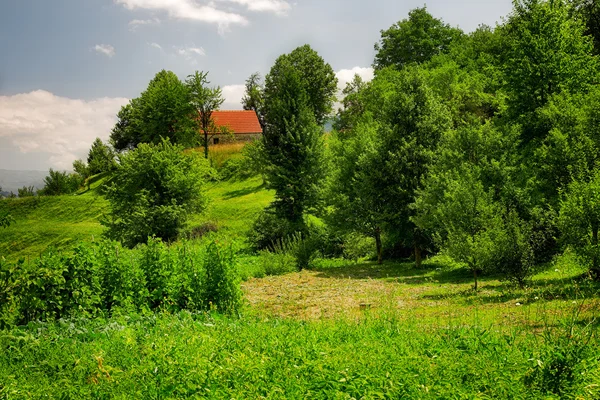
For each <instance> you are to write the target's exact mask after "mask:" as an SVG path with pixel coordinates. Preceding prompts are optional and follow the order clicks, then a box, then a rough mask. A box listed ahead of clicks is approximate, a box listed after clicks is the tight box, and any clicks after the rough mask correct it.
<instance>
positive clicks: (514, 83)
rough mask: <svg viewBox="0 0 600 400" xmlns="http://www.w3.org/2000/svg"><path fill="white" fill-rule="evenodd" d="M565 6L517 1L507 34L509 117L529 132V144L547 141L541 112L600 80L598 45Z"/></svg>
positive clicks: (504, 32) (537, 0) (557, 2)
mask: <svg viewBox="0 0 600 400" xmlns="http://www.w3.org/2000/svg"><path fill="white" fill-rule="evenodd" d="M584 29H585V27H584V25H583V23H582V22H581V21H578V20H576V19H573V18H571V17H570V15H569V6H568V4H566V2H565V1H562V0H555V1H541V0H516V1H515V2H514V9H513V12H512V14H511V15H510V16H509V18H508V21H507V23H506V24H505V25H504V26H503V27H502V29H501V30H502V35H504V37H505V40H506V42H507V45H508V49H507V53H506V55H505V58H506V59H505V62H504V71H505V74H504V75H505V81H506V85H505V88H504V89H505V91H506V92H507V94H508V95H509V96H508V99H507V105H508V110H507V116H508V118H510V119H511V120H513V121H517V122H519V123H521V124H522V125H523V127H524V136H523V139H524V141H525V142H528V141H530V140H532V139H535V138H540V137H543V136H544V135H546V134H547V131H546V130H545V129H543V127H540V126H539V120H538V119H537V118H536V114H535V111H536V110H537V109H539V108H540V107H543V106H545V105H546V104H547V103H548V101H549V100H550V99H551V97H552V96H553V95H554V94H556V93H561V92H564V91H567V92H570V93H580V92H585V91H586V90H588V88H589V86H590V84H592V83H594V82H596V80H597V77H598V59H597V57H595V56H594V55H593V43H592V40H591V38H590V37H588V36H585V35H584Z"/></svg>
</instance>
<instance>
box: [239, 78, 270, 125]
mask: <svg viewBox="0 0 600 400" xmlns="http://www.w3.org/2000/svg"><path fill="white" fill-rule="evenodd" d="M245 86H246V92H245V93H244V97H242V107H243V108H244V110H252V111H254V112H255V113H256V116H257V117H258V122H259V123H260V127H261V128H262V130H263V131H264V130H265V116H264V110H263V108H264V102H265V100H264V94H263V92H264V90H265V88H264V85H263V83H262V78H261V76H260V74H259V73H258V72H255V73H253V74H252V75H250V76H249V77H248V79H246V85H245Z"/></svg>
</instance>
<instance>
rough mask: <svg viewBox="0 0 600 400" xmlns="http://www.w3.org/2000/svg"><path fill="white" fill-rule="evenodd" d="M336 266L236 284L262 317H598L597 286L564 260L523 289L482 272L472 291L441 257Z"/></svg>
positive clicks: (511, 321)
mask: <svg viewBox="0 0 600 400" xmlns="http://www.w3.org/2000/svg"><path fill="white" fill-rule="evenodd" d="M324 264H326V265H330V264H332V263H331V262H326V263H324ZM335 264H337V266H336V267H333V268H332V267H329V266H327V267H321V268H318V267H317V269H315V270H304V271H301V272H295V273H291V274H287V275H283V276H273V277H266V278H260V279H249V280H248V281H246V282H244V283H243V289H244V292H245V297H246V299H247V301H248V303H249V304H250V305H251V309H252V310H253V312H256V313H257V314H258V315H261V316H278V317H282V318H294V319H300V320H318V319H324V318H325V319H331V318H350V319H355V318H360V317H362V316H363V315H364V314H365V313H370V314H374V315H379V314H388V313H393V314H396V313H398V315H399V318H401V319H405V320H414V321H416V323H417V324H422V325H424V326H433V327H440V326H446V327H447V326H452V325H454V324H456V323H460V324H467V325H469V326H492V325H494V326H496V327H497V328H498V329H503V328H508V329H512V328H514V327H523V328H526V329H533V330H537V329H540V328H542V327H547V326H555V325H556V324H557V321H560V320H561V319H563V318H565V317H567V316H569V315H577V320H578V323H582V324H583V323H586V321H592V320H595V318H597V317H598V315H600V285H599V284H597V283H595V282H593V281H590V280H589V279H586V277H585V275H584V274H583V273H584V271H585V268H583V267H581V266H579V265H577V264H574V263H572V260H570V259H568V258H567V259H565V258H564V257H563V258H559V259H558V260H557V262H555V263H554V264H553V265H549V266H546V268H545V269H544V270H542V271H540V272H539V273H538V274H536V275H535V276H534V277H533V278H532V279H531V280H530V281H529V283H528V285H527V286H526V287H525V288H522V289H521V288H518V287H515V286H514V285H513V284H511V283H509V282H506V281H500V280H499V279H498V278H497V277H482V278H481V281H480V283H481V286H480V290H479V291H478V292H474V291H473V289H472V286H473V282H472V275H471V274H470V273H469V272H468V271H467V270H465V269H463V268H460V266H456V265H454V264H452V263H451V261H450V260H448V259H446V258H444V257H434V258H432V259H430V260H428V261H426V262H425V263H424V267H423V268H420V269H416V268H414V263H411V262H386V263H384V264H383V265H377V264H376V263H373V262H363V263H353V262H343V261H342V262H339V263H335ZM457 321H459V322H457Z"/></svg>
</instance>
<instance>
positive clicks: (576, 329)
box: [0, 312, 600, 399]
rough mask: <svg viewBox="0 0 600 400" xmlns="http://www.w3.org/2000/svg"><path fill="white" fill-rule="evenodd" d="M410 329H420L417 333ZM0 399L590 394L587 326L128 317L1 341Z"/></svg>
mask: <svg viewBox="0 0 600 400" xmlns="http://www.w3.org/2000/svg"><path fill="white" fill-rule="evenodd" d="M417 332H418V333H417ZM0 346H1V347H2V348H3V349H4V351H3V352H1V353H0V377H1V379H0V398H5V399H13V398H15V399H16V398H42V397H49V398H134V397H135V398H189V397H197V398H256V399H258V398H275V399H277V398H278V399H302V398H315V399H317V398H319V399H350V398H365V399H378V398H379V399H384V398H390V399H391V398H420V399H425V398H455V399H458V398H501V399H507V398H513V399H531V398H549V399H550V398H590V399H591V398H597V396H599V395H600V387H599V386H598V384H597V383H598V382H599V381H600V359H599V358H600V356H599V354H600V352H599V350H600V342H599V340H598V337H597V326H584V327H581V326H577V325H568V324H567V325H563V326H561V327H559V328H557V329H554V330H550V329H547V330H544V331H542V332H541V333H537V334H536V333H533V332H531V331H527V330H522V329H519V328H518V327H515V328H513V329H512V330H510V331H509V332H508V333H507V332H499V331H497V330H495V329H493V328H488V327H486V326H468V327H467V326H461V322H460V321H451V324H450V325H448V326H439V327H437V328H423V327H422V326H420V325H419V323H418V321H416V320H413V321H408V322H407V321H403V320H400V319H398V318H396V317H395V316H394V315H383V316H379V317H369V316H368V315H367V316H366V317H365V318H362V319H360V320H357V321H347V320H322V321H314V322H308V323H307V322H300V321H295V320H289V319H287V320H281V319H262V320H260V319H257V318H254V317H247V318H239V319H236V318H234V319H229V318H222V317H219V316H217V315H214V316H210V315H207V314H200V315H197V314H190V313H187V312H184V313H179V314H175V315H172V314H164V313H159V314H157V315H150V316H138V315H135V314H134V315H126V316H120V317H115V318H113V319H110V320H103V319H96V320H87V319H79V320H65V321H60V322H58V323H56V324H44V323H31V324H29V325H28V326H26V327H22V328H19V329H13V330H10V331H3V332H2V333H0Z"/></svg>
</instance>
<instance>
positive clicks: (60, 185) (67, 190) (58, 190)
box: [40, 168, 83, 196]
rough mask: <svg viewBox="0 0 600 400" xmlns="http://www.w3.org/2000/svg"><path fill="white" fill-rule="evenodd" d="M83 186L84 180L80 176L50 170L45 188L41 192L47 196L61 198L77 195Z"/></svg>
mask: <svg viewBox="0 0 600 400" xmlns="http://www.w3.org/2000/svg"><path fill="white" fill-rule="evenodd" d="M81 185H83V178H82V177H81V176H79V175H78V174H67V173H66V172H64V171H54V170H53V169H52V168H50V171H49V172H48V176H47V177H45V178H44V188H43V189H42V190H41V191H40V193H41V194H43V195H45V196H60V195H62V194H71V193H75V192H76V191H77V189H79V187H80V186H81Z"/></svg>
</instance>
